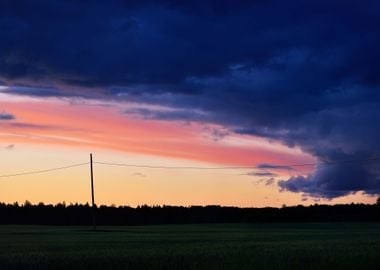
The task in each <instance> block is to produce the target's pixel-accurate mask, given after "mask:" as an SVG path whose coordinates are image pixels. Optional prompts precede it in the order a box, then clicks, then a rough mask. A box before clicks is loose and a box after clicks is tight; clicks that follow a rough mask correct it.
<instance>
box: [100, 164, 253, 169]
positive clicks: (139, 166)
mask: <svg viewBox="0 0 380 270" xmlns="http://www.w3.org/2000/svg"><path fill="white" fill-rule="evenodd" d="M94 164H100V165H109V166H120V167H135V168H147V169H170V170H172V169H173V170H176V169H178V170H232V169H254V167H252V166H239V167H235V166H229V167H197V166H158V165H157V166H154V165H140V164H126V163H109V162H94Z"/></svg>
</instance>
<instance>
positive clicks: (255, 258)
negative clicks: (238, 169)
mask: <svg viewBox="0 0 380 270" xmlns="http://www.w3.org/2000/svg"><path fill="white" fill-rule="evenodd" d="M379 266H380V224H379V223H371V224H370V223H356V224H352V223H351V224H347V223H321V224H316V223H313V224H305V223H303V224H302V223H301V224H300V223H298V224H254V225H250V224H239V225H234V224H229V225H224V224H218V225H169V226H140V227H102V228H99V231H97V232H92V231H90V230H88V228H87V227H44V226H0V269H2V270H5V269H92V270H96V269H345V270H346V269H379Z"/></svg>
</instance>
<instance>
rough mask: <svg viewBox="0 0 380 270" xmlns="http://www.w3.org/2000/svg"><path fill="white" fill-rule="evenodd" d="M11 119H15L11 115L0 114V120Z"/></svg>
mask: <svg viewBox="0 0 380 270" xmlns="http://www.w3.org/2000/svg"><path fill="white" fill-rule="evenodd" d="M13 119H16V117H15V116H14V115H13V114H10V113H7V112H1V113H0V120H13Z"/></svg>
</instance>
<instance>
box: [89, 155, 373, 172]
mask: <svg viewBox="0 0 380 270" xmlns="http://www.w3.org/2000/svg"><path fill="white" fill-rule="evenodd" d="M376 160H380V157H374V158H368V159H351V160H340V161H324V162H315V163H295V164H266V163H262V164H263V166H262V167H260V166H257V165H256V166H224V167H200V166H160V165H144V164H130V163H111V162H100V161H95V162H94V164H100V165H108V166H120V167H135V168H147V169H170V170H172V169H173V170H175V169H180V170H241V169H276V168H283V169H288V168H292V167H306V166H320V165H322V166H323V165H338V164H344V163H354V162H369V161H376ZM265 165H268V167H265Z"/></svg>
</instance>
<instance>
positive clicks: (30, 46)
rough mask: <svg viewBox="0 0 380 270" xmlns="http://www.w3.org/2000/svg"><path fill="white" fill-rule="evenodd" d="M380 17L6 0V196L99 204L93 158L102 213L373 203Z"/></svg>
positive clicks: (319, 4) (297, 4) (334, 10)
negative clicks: (109, 208) (106, 208)
mask: <svg viewBox="0 0 380 270" xmlns="http://www.w3.org/2000/svg"><path fill="white" fill-rule="evenodd" d="M379 12H380V4H379V3H378V1H370V0H368V1H360V2H359V1H350V0H349V1H324V0H322V1H314V0H311V1H296V0H289V1H280V0H276V1H275V0H273V1H261V0H257V1H211V0H205V1H169V0H167V1H121V0H110V1H106V2H105V1H100V0H93V1H85V0H82V1H73V0H49V1H47V0H46V1H43V0H36V1H26V0H25V1H24V0H19V1H10V0H9V1H8V0H4V1H1V2H0V30H1V35H0V164H1V165H0V201H3V202H9V203H12V202H14V201H19V202H23V201H25V200H29V201H32V202H34V203H38V202H40V201H41V202H46V203H57V202H62V201H65V202H66V203H70V202H80V203H85V202H88V201H90V199H91V196H90V189H89V166H88V164H87V163H88V162H89V154H90V153H93V155H94V161H95V164H94V176H95V192H96V202H97V204H108V205H110V204H115V205H131V206H136V205H141V204H149V205H164V204H166V205H185V206H187V205H210V204H218V205H229V206H244V207H264V206H277V207H278V206H281V205H284V204H285V205H296V204H304V205H309V204H314V203H326V204H334V203H351V202H355V203H373V202H375V200H376V198H377V197H378V195H379V194H380V163H379V162H380V140H379V139H378V138H379V135H380V127H379V125H378V124H377V123H379V121H380V110H379V106H380V76H379V75H378V70H380V49H379V48H380V46H379V45H380V33H379V29H378V25H380V18H379V16H378V14H379ZM105 163H107V164H105ZM71 165H78V166H75V167H70V168H65V169H62V170H55V171H49V172H43V173H42V172H41V173H36V174H25V175H16V176H11V175H14V174H20V173H27V172H34V171H39V170H45V169H51V168H60V167H66V166H71Z"/></svg>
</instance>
